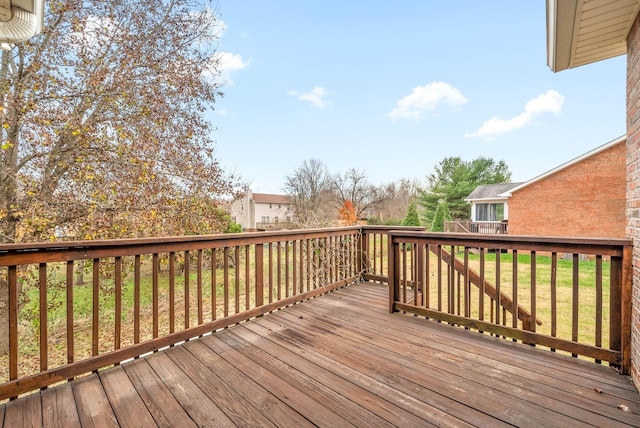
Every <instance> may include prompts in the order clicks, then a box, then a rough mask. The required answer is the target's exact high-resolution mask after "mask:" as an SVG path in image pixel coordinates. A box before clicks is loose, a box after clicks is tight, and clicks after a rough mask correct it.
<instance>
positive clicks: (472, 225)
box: [444, 220, 509, 235]
mask: <svg viewBox="0 0 640 428" xmlns="http://www.w3.org/2000/svg"><path fill="white" fill-rule="evenodd" d="M444 231H445V232H454V233H481V234H484V235H506V234H508V233H509V224H508V222H507V221H470V220H454V221H445V222H444Z"/></svg>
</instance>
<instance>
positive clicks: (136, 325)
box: [133, 254, 140, 343]
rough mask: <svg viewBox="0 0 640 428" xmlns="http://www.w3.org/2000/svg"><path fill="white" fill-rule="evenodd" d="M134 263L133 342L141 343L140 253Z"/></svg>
mask: <svg viewBox="0 0 640 428" xmlns="http://www.w3.org/2000/svg"><path fill="white" fill-rule="evenodd" d="M133 265H134V266H133V343H140V255H138V254H136V256H135V257H134V262H133Z"/></svg>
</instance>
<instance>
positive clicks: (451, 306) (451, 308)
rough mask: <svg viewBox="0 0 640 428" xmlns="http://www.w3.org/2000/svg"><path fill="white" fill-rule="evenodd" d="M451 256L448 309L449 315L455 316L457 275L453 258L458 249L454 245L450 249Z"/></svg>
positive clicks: (448, 276)
mask: <svg viewBox="0 0 640 428" xmlns="http://www.w3.org/2000/svg"><path fill="white" fill-rule="evenodd" d="M449 254H451V260H452V261H451V263H448V264H447V279H448V284H449V289H448V293H449V294H448V297H449V298H448V301H449V304H448V308H449V313H450V314H453V313H455V294H456V291H455V282H456V275H455V268H454V263H453V258H454V257H455V254H456V249H455V247H454V246H453V245H451V246H450V247H449Z"/></svg>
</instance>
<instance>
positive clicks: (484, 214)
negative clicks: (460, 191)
mask: <svg viewBox="0 0 640 428" xmlns="http://www.w3.org/2000/svg"><path fill="white" fill-rule="evenodd" d="M502 220H504V204H478V205H476V221H502Z"/></svg>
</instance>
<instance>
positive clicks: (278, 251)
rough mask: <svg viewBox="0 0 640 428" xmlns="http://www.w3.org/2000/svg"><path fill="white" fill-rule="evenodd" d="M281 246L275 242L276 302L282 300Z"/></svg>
mask: <svg viewBox="0 0 640 428" xmlns="http://www.w3.org/2000/svg"><path fill="white" fill-rule="evenodd" d="M281 255H282V245H281V242H280V241H278V242H276V266H277V268H276V278H277V283H278V300H280V299H282V257H281Z"/></svg>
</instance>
